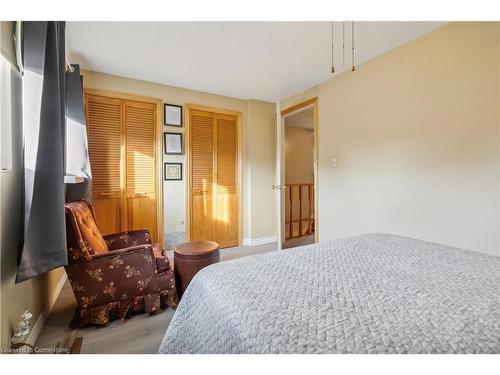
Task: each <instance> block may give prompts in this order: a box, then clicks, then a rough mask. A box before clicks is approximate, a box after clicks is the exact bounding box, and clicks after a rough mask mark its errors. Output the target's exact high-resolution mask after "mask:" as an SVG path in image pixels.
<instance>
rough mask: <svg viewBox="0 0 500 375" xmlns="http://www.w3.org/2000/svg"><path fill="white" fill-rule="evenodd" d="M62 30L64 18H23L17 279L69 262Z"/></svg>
mask: <svg viewBox="0 0 500 375" xmlns="http://www.w3.org/2000/svg"><path fill="white" fill-rule="evenodd" d="M64 32H65V23H64V22H23V65H24V77H23V132H24V172H25V173H24V180H25V181H24V192H23V193H24V211H25V220H24V243H23V247H22V252H21V255H20V261H19V267H18V273H17V278H16V282H21V281H24V280H26V279H29V278H31V277H34V276H37V275H40V274H41V273H44V272H47V271H49V270H51V269H54V268H57V267H60V266H63V265H66V264H67V253H66V235H65V218H64V171H65V166H64V139H65V134H64V131H65V93H66V79H65V78H66V77H65V66H64V65H65V38H64Z"/></svg>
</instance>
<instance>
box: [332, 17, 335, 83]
mask: <svg viewBox="0 0 500 375" xmlns="http://www.w3.org/2000/svg"><path fill="white" fill-rule="evenodd" d="M333 41H334V39H333V21H332V74H335V66H334V57H335V55H334V50H333Z"/></svg>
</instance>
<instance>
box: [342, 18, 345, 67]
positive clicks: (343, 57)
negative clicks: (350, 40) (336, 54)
mask: <svg viewBox="0 0 500 375" xmlns="http://www.w3.org/2000/svg"><path fill="white" fill-rule="evenodd" d="M344 68H345V21H342V69H344Z"/></svg>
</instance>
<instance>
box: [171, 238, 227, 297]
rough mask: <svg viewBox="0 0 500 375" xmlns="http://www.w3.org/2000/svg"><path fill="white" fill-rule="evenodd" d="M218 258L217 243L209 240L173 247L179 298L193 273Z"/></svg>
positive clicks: (215, 261) (216, 260) (217, 260)
mask: <svg viewBox="0 0 500 375" xmlns="http://www.w3.org/2000/svg"><path fill="white" fill-rule="evenodd" d="M219 260H220V254H219V244H218V243H216V242H211V241H192V242H186V243H183V244H181V245H179V246H176V247H175V249H174V270H175V283H176V285H177V293H178V294H179V298H181V297H182V294H183V293H184V291H185V290H186V288H187V287H188V285H189V283H190V282H191V280H192V279H193V277H194V275H196V273H198V271H199V270H201V269H202V268H203V267H206V266H208V265H210V264H213V263H217V262H219Z"/></svg>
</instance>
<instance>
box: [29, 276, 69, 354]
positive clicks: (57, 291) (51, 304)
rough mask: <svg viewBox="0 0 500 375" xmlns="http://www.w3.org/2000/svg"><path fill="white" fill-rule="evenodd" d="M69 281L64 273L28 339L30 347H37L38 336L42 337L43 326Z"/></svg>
mask: <svg viewBox="0 0 500 375" xmlns="http://www.w3.org/2000/svg"><path fill="white" fill-rule="evenodd" d="M67 279H68V275H66V271H64V273H63V275H62V276H61V279H60V280H59V282H58V283H57V285H56V287H55V289H54V292H53V293H52V296H51V297H50V300H49V302H48V303H47V305H45V307H44V308H43V310H42V312H41V313H40V315H39V316H38V319H37V320H36V322H35V324H34V325H33V327H32V328H31V332H30V334H29V336H28V338H27V339H26V342H27V343H28V344H30V345H35V344H36V341H37V340H38V336H40V333H41V332H42V329H43V326H44V324H45V321H46V320H47V318H48V316H49V314H50V311H51V310H52V308H53V307H54V305H55V304H56V301H57V297H59V294H60V293H61V290H62V288H63V287H64V284H65V283H66V280H67Z"/></svg>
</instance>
